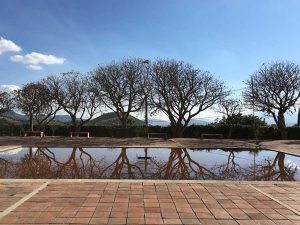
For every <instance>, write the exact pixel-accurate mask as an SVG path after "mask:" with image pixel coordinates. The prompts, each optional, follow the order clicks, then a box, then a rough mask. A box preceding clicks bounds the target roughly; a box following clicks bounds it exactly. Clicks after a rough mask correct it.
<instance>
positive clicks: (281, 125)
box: [277, 113, 287, 140]
mask: <svg viewBox="0 0 300 225" xmlns="http://www.w3.org/2000/svg"><path fill="white" fill-rule="evenodd" d="M277 127H278V130H279V132H280V135H281V139H283V140H285V139H287V132H286V127H285V119H284V114H283V113H278V121H277Z"/></svg>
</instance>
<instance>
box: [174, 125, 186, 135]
mask: <svg viewBox="0 0 300 225" xmlns="http://www.w3.org/2000/svg"><path fill="white" fill-rule="evenodd" d="M171 130H172V135H173V137H175V138H180V137H182V136H183V132H184V130H185V127H184V126H182V125H178V124H176V125H171Z"/></svg>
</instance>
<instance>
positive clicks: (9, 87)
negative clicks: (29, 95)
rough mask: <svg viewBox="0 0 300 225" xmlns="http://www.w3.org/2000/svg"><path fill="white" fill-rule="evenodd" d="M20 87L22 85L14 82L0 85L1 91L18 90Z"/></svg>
mask: <svg viewBox="0 0 300 225" xmlns="http://www.w3.org/2000/svg"><path fill="white" fill-rule="evenodd" d="M18 89H20V87H19V86H17V85H14V84H3V85H0V91H3V92H11V91H14V90H18Z"/></svg>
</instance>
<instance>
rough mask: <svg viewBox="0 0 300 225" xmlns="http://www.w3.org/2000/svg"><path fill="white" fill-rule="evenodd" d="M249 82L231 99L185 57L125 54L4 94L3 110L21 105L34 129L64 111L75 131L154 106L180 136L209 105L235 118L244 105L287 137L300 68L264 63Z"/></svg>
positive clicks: (218, 82) (1, 99) (123, 122)
mask: <svg viewBox="0 0 300 225" xmlns="http://www.w3.org/2000/svg"><path fill="white" fill-rule="evenodd" d="M245 84H246V88H245V91H244V92H243V97H244V101H243V102H242V101H241V100H237V99H232V98H230V94H231V92H230V90H228V89H227V88H226V86H225V84H224V82H223V81H222V80H220V79H216V78H215V77H214V76H213V75H212V74H211V73H210V72H207V71H202V70H199V69H197V68H195V67H194V66H193V65H191V64H188V63H185V62H183V61H176V60H156V61H154V62H151V63H150V62H149V61H148V60H146V61H145V60H142V59H125V60H123V61H121V62H112V63H110V64H108V65H100V66H99V67H98V68H96V69H95V70H93V71H91V72H90V73H88V74H85V75H83V74H81V73H80V72H75V71H71V72H67V73H62V74H61V75H59V76H53V75H51V76H48V77H47V78H45V79H42V80H40V81H38V82H35V83H29V84H26V85H24V86H23V87H22V89H20V90H18V91H16V92H15V93H14V94H13V95H10V94H8V93H1V95H0V107H1V108H0V110H1V111H0V113H1V112H4V111H6V110H8V109H10V108H17V109H18V110H20V111H22V112H23V113H24V114H26V115H28V116H29V118H30V125H31V129H33V121H36V123H37V124H38V125H39V126H40V127H42V126H44V125H45V124H47V123H49V122H50V121H51V120H53V119H54V117H55V115H56V113H57V112H58V111H59V110H64V111H65V112H66V113H68V114H69V115H70V117H71V119H72V126H73V129H74V131H80V129H81V127H82V126H83V125H84V124H85V123H87V122H88V121H89V120H91V119H92V118H93V116H94V115H95V114H96V113H98V112H100V111H102V110H103V109H109V110H111V111H113V112H115V113H116V115H117V116H118V118H119V119H120V122H121V125H122V128H126V127H127V121H128V117H129V115H130V114H132V113H134V112H139V111H142V110H147V111H148V107H149V109H150V112H151V113H152V114H154V113H163V114H165V115H166V116H167V117H168V118H169V120H170V126H171V128H172V132H173V135H174V136H175V137H180V136H182V134H183V132H184V130H185V128H186V127H187V126H188V124H189V122H190V121H191V119H192V118H194V117H195V116H197V115H198V114H200V113H201V112H203V111H204V110H207V109H209V108H213V107H214V109H216V110H217V111H218V112H221V113H223V114H224V118H225V119H228V118H232V121H231V122H230V123H234V118H235V115H239V114H241V112H242V109H243V108H245V107H248V108H253V107H254V110H257V111H261V112H264V113H266V114H267V115H271V116H272V117H273V118H274V121H275V123H276V125H277V126H278V128H279V130H280V132H281V136H282V138H286V131H285V118H284V116H285V113H286V112H289V111H290V112H291V111H293V110H294V109H295V106H296V103H297V101H298V100H299V97H300V67H299V66H298V65H296V64H294V63H290V62H276V63H272V64H263V65H262V67H261V68H260V69H259V70H258V71H257V72H255V73H254V74H253V75H252V76H250V78H249V79H248V80H247V81H246V82H245ZM216 105H218V107H215V106H216ZM146 115H147V113H146ZM227 121H230V120H227Z"/></svg>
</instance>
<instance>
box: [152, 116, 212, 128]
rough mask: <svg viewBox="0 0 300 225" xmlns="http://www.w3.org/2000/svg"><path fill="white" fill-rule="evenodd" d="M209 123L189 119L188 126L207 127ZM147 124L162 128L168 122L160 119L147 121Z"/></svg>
mask: <svg viewBox="0 0 300 225" xmlns="http://www.w3.org/2000/svg"><path fill="white" fill-rule="evenodd" d="M209 123H210V122H208V121H206V120H202V119H197V118H195V119H191V121H190V123H189V125H207V124H209ZM149 124H150V125H152V126H162V127H166V126H169V125H170V122H169V121H166V120H160V119H149Z"/></svg>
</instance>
